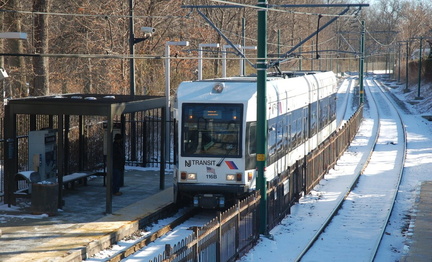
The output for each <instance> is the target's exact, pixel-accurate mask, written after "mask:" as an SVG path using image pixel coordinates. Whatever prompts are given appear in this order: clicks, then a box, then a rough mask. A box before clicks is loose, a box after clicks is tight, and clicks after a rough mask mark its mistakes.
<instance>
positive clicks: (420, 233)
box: [401, 181, 432, 262]
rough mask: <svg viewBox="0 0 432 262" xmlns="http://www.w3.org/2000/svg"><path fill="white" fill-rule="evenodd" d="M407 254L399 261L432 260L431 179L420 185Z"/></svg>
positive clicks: (426, 261) (422, 261)
mask: <svg viewBox="0 0 432 262" xmlns="http://www.w3.org/2000/svg"><path fill="white" fill-rule="evenodd" d="M413 222H414V223H411V224H414V225H413V226H412V232H410V233H411V234H412V236H411V239H410V243H409V251H408V254H407V255H405V256H404V257H403V258H402V259H401V262H431V261H432V181H425V182H423V183H422V185H421V190H420V196H419V198H418V203H417V208H416V215H415V217H414V218H413Z"/></svg>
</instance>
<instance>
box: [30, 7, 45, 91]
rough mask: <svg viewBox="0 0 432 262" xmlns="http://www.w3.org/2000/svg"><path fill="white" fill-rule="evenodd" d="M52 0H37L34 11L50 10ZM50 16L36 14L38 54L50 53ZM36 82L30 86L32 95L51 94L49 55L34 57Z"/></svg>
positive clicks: (35, 30)
mask: <svg viewBox="0 0 432 262" xmlns="http://www.w3.org/2000/svg"><path fill="white" fill-rule="evenodd" d="M49 10H50V0H35V1H34V2H33V11H34V12H49ZM48 17H49V16H47V15H43V14H35V15H34V20H33V23H34V35H33V38H34V49H35V53H36V54H46V53H48V39H49V37H48ZM33 70H34V84H33V86H32V88H30V95H32V96H40V95H47V94H49V92H50V90H49V60H48V58H47V57H34V58H33Z"/></svg>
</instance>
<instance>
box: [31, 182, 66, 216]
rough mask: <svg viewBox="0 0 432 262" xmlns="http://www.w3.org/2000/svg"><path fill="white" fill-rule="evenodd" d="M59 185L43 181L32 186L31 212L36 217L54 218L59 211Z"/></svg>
mask: <svg viewBox="0 0 432 262" xmlns="http://www.w3.org/2000/svg"><path fill="white" fill-rule="evenodd" d="M58 190H59V186H58V183H53V182H46V181H42V182H39V183H33V184H32V194H31V210H32V214H34V215H41V214H48V215H49V216H54V215H56V214H57V210H58Z"/></svg>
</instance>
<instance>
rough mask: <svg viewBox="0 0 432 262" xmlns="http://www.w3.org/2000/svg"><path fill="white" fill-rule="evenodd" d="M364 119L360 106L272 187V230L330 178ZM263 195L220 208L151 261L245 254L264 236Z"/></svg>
mask: <svg viewBox="0 0 432 262" xmlns="http://www.w3.org/2000/svg"><path fill="white" fill-rule="evenodd" d="M362 119H363V106H360V107H359V109H358V110H357V111H356V113H355V114H354V115H353V116H352V117H351V119H350V120H349V121H348V122H347V123H346V124H345V125H344V126H343V127H341V128H340V129H339V130H338V131H337V132H336V133H335V134H334V135H332V136H331V137H329V138H328V139H327V140H326V141H324V142H323V143H322V144H321V145H320V146H319V148H317V149H316V150H314V151H312V152H311V153H310V154H308V155H307V156H305V157H304V159H302V160H299V161H297V163H296V164H295V165H293V166H292V167H290V168H288V170H286V171H285V172H284V173H283V174H281V175H280V176H279V178H278V179H277V180H274V181H272V182H271V184H269V185H268V186H267V188H268V189H267V223H268V225H267V226H268V228H267V229H268V230H269V231H270V230H271V229H272V228H274V227H275V226H276V225H278V224H279V223H280V222H281V221H282V219H284V218H285V217H286V215H287V214H289V212H290V207H291V206H292V205H294V203H295V202H297V201H298V200H299V198H300V197H301V195H302V194H308V193H309V192H310V190H312V189H313V187H314V186H315V185H316V184H317V183H318V182H319V180H320V179H322V178H324V175H325V174H326V173H327V172H328V171H329V169H330V168H332V167H333V166H334V165H335V164H336V161H337V160H338V159H339V157H340V156H341V155H342V154H343V153H344V151H345V150H346V148H347V147H348V146H349V144H350V143H351V141H352V140H353V139H354V137H355V135H356V133H357V131H358V128H359V127H360V123H361V121H362ZM259 203H260V194H259V192H255V193H254V194H253V195H251V196H249V197H248V198H247V199H245V200H243V201H239V202H238V203H237V204H236V205H234V206H233V207H231V208H230V209H228V210H227V211H225V212H223V213H220V214H219V215H218V217H216V218H214V219H213V220H212V221H210V222H209V223H208V224H206V225H204V226H203V227H201V228H195V229H194V231H193V233H191V234H190V235H189V236H188V237H186V238H185V239H183V240H182V241H181V242H179V243H177V244H175V245H174V246H171V245H169V244H167V245H166V246H165V251H164V252H163V253H162V254H159V255H158V256H156V257H154V258H153V259H152V260H150V262H162V261H164V262H165V261H175V262H182V261H201V262H213V261H215V262H219V261H224V262H225V261H236V259H238V258H239V257H241V256H242V255H243V254H245V253H246V252H247V251H248V250H249V249H250V248H251V247H253V245H254V244H255V242H256V241H257V240H258V238H259V222H260V217H259Z"/></svg>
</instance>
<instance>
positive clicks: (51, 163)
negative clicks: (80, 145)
mask: <svg viewBox="0 0 432 262" xmlns="http://www.w3.org/2000/svg"><path fill="white" fill-rule="evenodd" d="M56 135H57V131H56V130H54V129H45V130H38V131H30V132H29V154H28V155H29V161H28V163H29V170H33V171H36V172H39V174H40V176H41V180H42V181H43V180H47V179H50V178H55V177H56V176H57V136H56Z"/></svg>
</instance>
